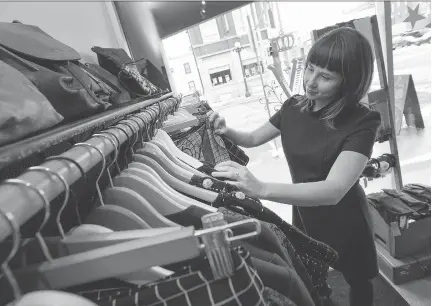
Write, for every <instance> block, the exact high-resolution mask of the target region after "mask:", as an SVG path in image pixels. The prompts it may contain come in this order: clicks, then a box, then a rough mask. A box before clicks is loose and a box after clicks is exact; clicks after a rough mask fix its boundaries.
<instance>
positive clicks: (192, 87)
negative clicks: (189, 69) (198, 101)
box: [188, 81, 196, 91]
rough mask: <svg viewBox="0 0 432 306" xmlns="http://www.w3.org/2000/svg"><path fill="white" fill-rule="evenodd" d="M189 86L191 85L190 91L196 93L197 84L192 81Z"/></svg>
mask: <svg viewBox="0 0 432 306" xmlns="http://www.w3.org/2000/svg"><path fill="white" fill-rule="evenodd" d="M188 85H189V89H190V91H196V87H195V82H194V81H190V82H189V83H188Z"/></svg>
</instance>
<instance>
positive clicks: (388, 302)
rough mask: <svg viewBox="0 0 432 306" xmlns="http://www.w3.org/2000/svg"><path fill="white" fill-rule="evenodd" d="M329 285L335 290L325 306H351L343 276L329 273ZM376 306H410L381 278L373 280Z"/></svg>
mask: <svg viewBox="0 0 432 306" xmlns="http://www.w3.org/2000/svg"><path fill="white" fill-rule="evenodd" d="M328 284H329V285H330V286H331V287H332V288H333V293H332V296H331V302H328V303H326V305H325V306H347V305H349V287H348V285H347V284H346V282H345V280H344V279H343V276H342V274H340V272H337V271H331V272H330V273H329V278H328ZM373 286H374V305H375V306H409V305H408V303H407V302H405V301H404V300H403V299H402V298H401V297H400V295H399V294H398V293H397V292H396V291H395V290H394V289H393V288H392V287H391V286H390V285H389V284H388V283H387V281H385V280H384V278H382V277H381V276H378V277H376V278H375V279H374V280H373Z"/></svg>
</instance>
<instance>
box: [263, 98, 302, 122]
mask: <svg viewBox="0 0 432 306" xmlns="http://www.w3.org/2000/svg"><path fill="white" fill-rule="evenodd" d="M297 96H298V95H296V96H293V97H291V98H289V99H288V100H286V101H285V102H284V103H283V104H282V107H281V108H280V109H279V110H278V111H277V112H276V113H275V114H274V115H273V116H271V117H270V119H269V121H270V123H271V124H273V125H274V127H275V128H277V129H278V130H280V124H281V119H282V114H283V112H284V110H286V109H288V106H290V105H291V104H292V103H294V101H295V99H296V98H297Z"/></svg>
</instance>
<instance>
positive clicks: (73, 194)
mask: <svg viewBox="0 0 432 306" xmlns="http://www.w3.org/2000/svg"><path fill="white" fill-rule="evenodd" d="M51 160H65V161H68V162H70V163H72V164H74V165H75V166H76V167H77V168H78V170H79V172H80V173H81V177H83V178H84V184H87V175H86V173H85V172H84V169H83V168H82V167H81V165H80V164H79V163H78V162H77V161H76V160H74V159H72V158H70V157H67V156H61V155H55V156H50V157H47V158H46V159H45V162H47V161H51ZM70 194H71V195H72V197H71V198H73V199H74V202H75V212H76V214H77V219H78V224H82V221H81V215H80V211H79V206H78V201H77V197H76V195H75V193H74V192H73V190H72V189H70ZM57 218H58V220H60V218H61V213H60V211H59V214H58V216H57ZM59 222H60V221H59Z"/></svg>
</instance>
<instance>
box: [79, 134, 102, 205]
mask: <svg viewBox="0 0 432 306" xmlns="http://www.w3.org/2000/svg"><path fill="white" fill-rule="evenodd" d="M74 147H89V148H92V149H95V150H96V151H97V152H98V153H99V154H100V156H101V157H102V169H101V171H100V173H99V176H98V177H97V179H96V191H97V193H98V196H99V200H100V202H101V205H102V206H104V205H105V204H104V202H103V199H102V193H101V190H100V187H99V180H100V179H101V177H102V175H103V172H104V170H105V166H106V160H105V155H104V153H103V152H102V151H101V150H100V149H99V148H97V147H96V146H94V145H92V144H89V143H86V142H78V143H76V144H74Z"/></svg>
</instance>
